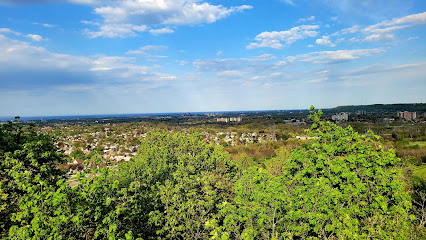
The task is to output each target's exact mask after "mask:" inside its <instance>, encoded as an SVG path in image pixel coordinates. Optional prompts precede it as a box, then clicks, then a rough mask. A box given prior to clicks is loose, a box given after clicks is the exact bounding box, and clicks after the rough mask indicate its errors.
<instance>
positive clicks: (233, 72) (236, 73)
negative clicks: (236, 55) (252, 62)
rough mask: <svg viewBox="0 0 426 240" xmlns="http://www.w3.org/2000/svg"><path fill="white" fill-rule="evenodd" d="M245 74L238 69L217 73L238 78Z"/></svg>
mask: <svg viewBox="0 0 426 240" xmlns="http://www.w3.org/2000/svg"><path fill="white" fill-rule="evenodd" d="M243 75H244V72H241V71H236V70H229V71H221V72H218V73H217V76H219V77H227V78H236V77H241V76H243Z"/></svg>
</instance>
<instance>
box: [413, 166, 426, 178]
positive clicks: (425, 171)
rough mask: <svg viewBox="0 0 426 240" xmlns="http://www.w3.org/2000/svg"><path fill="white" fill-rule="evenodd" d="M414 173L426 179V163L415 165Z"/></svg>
mask: <svg viewBox="0 0 426 240" xmlns="http://www.w3.org/2000/svg"><path fill="white" fill-rule="evenodd" d="M413 175H414V176H417V177H421V178H424V179H426V164H423V165H421V166H413Z"/></svg>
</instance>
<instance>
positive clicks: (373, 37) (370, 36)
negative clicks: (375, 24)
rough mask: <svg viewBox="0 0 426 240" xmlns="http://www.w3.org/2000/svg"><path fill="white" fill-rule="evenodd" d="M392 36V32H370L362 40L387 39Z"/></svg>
mask: <svg viewBox="0 0 426 240" xmlns="http://www.w3.org/2000/svg"><path fill="white" fill-rule="evenodd" d="M393 37H394V36H393V34H383V33H382V34H371V35H369V36H367V37H365V39H364V41H366V42H376V41H387V40H390V39H392V38H393Z"/></svg>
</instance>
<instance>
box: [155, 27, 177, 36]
mask: <svg viewBox="0 0 426 240" xmlns="http://www.w3.org/2000/svg"><path fill="white" fill-rule="evenodd" d="M174 32H175V31H173V30H172V29H170V28H160V29H151V30H149V33H151V34H152V35H154V36H157V35H160V34H168V33H174Z"/></svg>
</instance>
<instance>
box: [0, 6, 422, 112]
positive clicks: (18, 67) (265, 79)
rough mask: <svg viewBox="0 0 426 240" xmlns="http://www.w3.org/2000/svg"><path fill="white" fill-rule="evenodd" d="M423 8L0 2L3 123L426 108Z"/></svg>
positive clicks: (0, 82) (0, 69) (0, 110)
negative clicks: (105, 116)
mask: <svg viewBox="0 0 426 240" xmlns="http://www.w3.org/2000/svg"><path fill="white" fill-rule="evenodd" d="M425 30H426V2H425V1H424V0H386V1H385V0H375V1H372V0H371V1H366V0H228V1H203V0H192V1H191V0H189V1H188V0H103V1H101V0H0V86H1V87H0V116H9V115H10V116H12V115H21V116H35V115H36V116H40V115H79V114H114V113H148V112H150V113H152V112H197V111H228V110H268V109H306V108H309V106H310V105H314V106H317V107H321V108H328V107H335V106H339V105H359V104H374V103H418V102H423V103H424V102H426V94H425V93H426V49H425V48H426V31H425Z"/></svg>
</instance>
